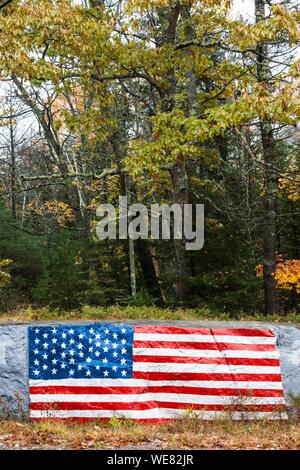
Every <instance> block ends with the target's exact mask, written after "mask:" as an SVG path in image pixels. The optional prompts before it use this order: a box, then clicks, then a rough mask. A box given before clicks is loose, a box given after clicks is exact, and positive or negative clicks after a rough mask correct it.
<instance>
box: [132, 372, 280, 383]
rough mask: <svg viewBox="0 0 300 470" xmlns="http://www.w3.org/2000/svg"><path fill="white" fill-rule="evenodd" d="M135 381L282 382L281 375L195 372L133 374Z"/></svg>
mask: <svg viewBox="0 0 300 470" xmlns="http://www.w3.org/2000/svg"><path fill="white" fill-rule="evenodd" d="M133 378H134V379H144V380H207V381H208V380H234V381H241V382H243V381H246V382H253V381H254V382H281V376H280V374H224V373H219V374H218V373H217V374H210V373H209V374H205V373H203V374H201V373H193V372H140V371H134V372H133Z"/></svg>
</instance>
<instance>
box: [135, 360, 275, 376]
mask: <svg viewBox="0 0 300 470" xmlns="http://www.w3.org/2000/svg"><path fill="white" fill-rule="evenodd" d="M133 370H134V372H137V371H139V372H163V373H165V372H180V373H182V374H184V373H194V374H205V373H218V374H219V373H226V374H237V373H238V374H280V367H271V366H233V365H230V366H228V365H226V364H185V363H182V364H180V363H173V364H172V363H169V362H168V363H160V362H135V363H134V364H133ZM178 378H179V377H178Z"/></svg>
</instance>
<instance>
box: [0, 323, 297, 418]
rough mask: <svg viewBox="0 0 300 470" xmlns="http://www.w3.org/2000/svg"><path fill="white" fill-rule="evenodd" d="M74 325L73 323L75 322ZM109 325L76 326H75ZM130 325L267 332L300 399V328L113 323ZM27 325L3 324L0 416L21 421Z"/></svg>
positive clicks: (290, 391) (290, 389)
mask: <svg viewBox="0 0 300 470" xmlns="http://www.w3.org/2000/svg"><path fill="white" fill-rule="evenodd" d="M73 323H74V322H73ZM79 323H81V324H88V323H108V322H100V321H99V322H95V321H92V322H87V321H85V322H76V324H79ZM110 323H127V324H161V325H166V324H168V325H180V326H189V327H195V328H196V327H197V328H199V327H202V328H249V327H250V328H251V327H252V328H265V329H266V328H267V329H271V330H272V331H273V332H274V333H275V335H276V336H277V347H278V350H279V353H280V360H281V372H282V378H283V387H284V392H285V396H286V399H287V402H291V398H290V396H291V395H293V396H298V397H300V328H299V327H298V326H296V325H284V324H274V323H261V322H221V321H199V322H198V321H197V322H182V321H180V322H160V321H149V320H148V321H143V322H141V321H140V322H125V321H122V322H121V321H118V322H110ZM38 324H39V325H58V324H72V322H68V321H66V322H44V323H30V326H35V325H38ZM27 327H28V325H27V324H10V325H8V324H5V325H1V324H0V416H1V415H7V414H13V415H14V416H16V417H19V416H20V415H22V414H26V413H27V412H28V406H29V399H28V337H27Z"/></svg>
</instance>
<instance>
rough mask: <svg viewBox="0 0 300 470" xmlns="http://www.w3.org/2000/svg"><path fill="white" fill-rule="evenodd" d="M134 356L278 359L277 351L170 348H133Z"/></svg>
mask: <svg viewBox="0 0 300 470" xmlns="http://www.w3.org/2000/svg"><path fill="white" fill-rule="evenodd" d="M133 354H134V355H136V356H178V357H228V358H230V357H233V358H236V357H237V358H248V359H279V353H278V351H247V350H242V351H241V350H238V351H231V350H229V349H227V350H225V351H219V350H216V349H176V350H174V349H172V348H134V349H133Z"/></svg>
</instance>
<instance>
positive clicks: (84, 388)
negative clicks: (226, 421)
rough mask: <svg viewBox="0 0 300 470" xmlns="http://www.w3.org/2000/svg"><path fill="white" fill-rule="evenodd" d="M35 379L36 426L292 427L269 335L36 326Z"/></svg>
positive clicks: (32, 340)
mask: <svg viewBox="0 0 300 470" xmlns="http://www.w3.org/2000/svg"><path fill="white" fill-rule="evenodd" d="M29 376H30V416H31V418H32V419H35V420H39V419H49V418H51V419H53V418H54V419H63V420H80V421H87V420H90V419H104V420H105V419H111V418H112V417H113V416H117V417H119V418H129V419H133V420H138V421H141V422H149V423H155V422H161V421H165V420H168V419H174V418H177V417H180V416H182V415H186V414H187V412H192V415H193V416H196V415H197V416H198V417H199V418H202V419H214V418H222V417H226V416H230V417H231V418H233V419H241V418H243V419H259V418H270V419H272V418H286V413H285V408H284V406H285V401H284V395H283V388H282V379H281V373H280V362H279V353H278V351H277V349H276V338H275V336H274V334H273V333H272V331H270V330H264V329H252V328H213V329H210V328H187V327H179V326H153V325H152V326H150V325H149V326H132V325H119V324H107V325H106V324H105V325H103V324H93V325H80V326H78V325H77V326H60V325H59V326H37V327H30V328H29Z"/></svg>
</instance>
